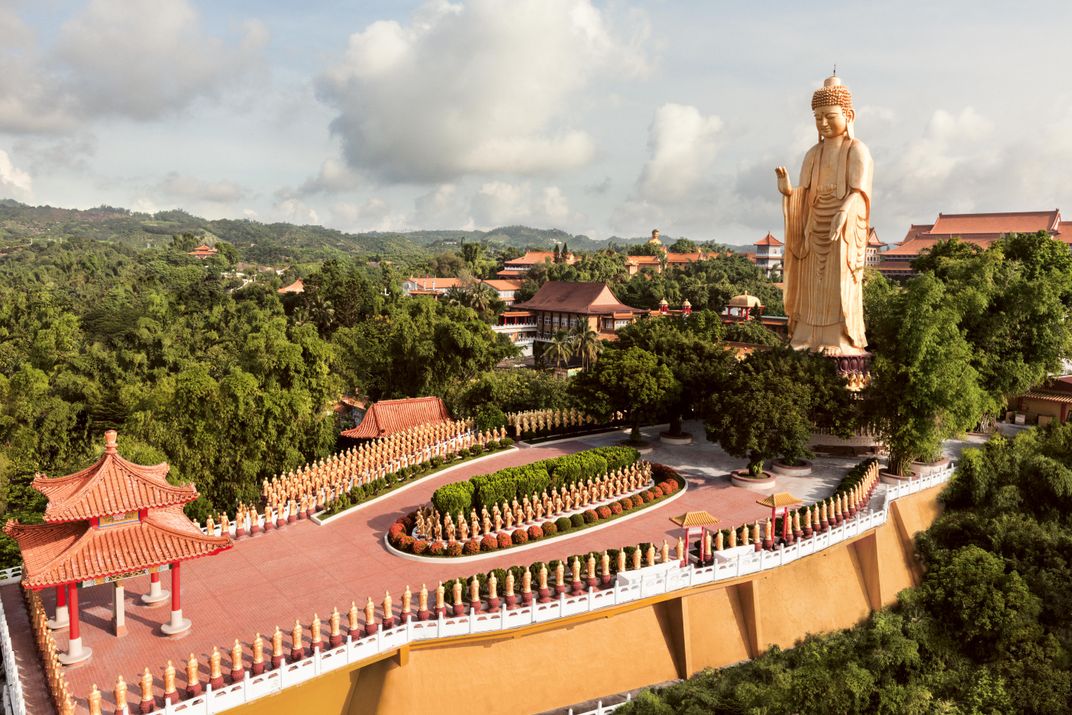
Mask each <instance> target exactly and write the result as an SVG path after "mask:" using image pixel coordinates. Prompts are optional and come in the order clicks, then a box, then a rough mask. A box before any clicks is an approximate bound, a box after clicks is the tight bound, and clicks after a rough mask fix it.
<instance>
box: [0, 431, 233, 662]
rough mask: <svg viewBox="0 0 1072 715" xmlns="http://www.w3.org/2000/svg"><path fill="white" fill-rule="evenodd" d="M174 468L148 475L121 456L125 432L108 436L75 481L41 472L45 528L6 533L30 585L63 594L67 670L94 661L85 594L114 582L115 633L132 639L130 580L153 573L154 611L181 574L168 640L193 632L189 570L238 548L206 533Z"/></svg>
mask: <svg viewBox="0 0 1072 715" xmlns="http://www.w3.org/2000/svg"><path fill="white" fill-rule="evenodd" d="M169 469H170V467H169V466H168V465H167V464H166V463H163V464H157V465H155V466H151V467H146V466H142V465H139V464H134V463H133V462H129V461H127V460H126V459H123V457H121V456H120V455H119V452H118V451H117V449H116V432H115V430H108V431H107V432H105V433H104V454H103V455H101V458H100V459H99V460H97V463H96V464H94V465H93V466H91V467H88V468H86V469H83V470H82V471H80V472H76V473H74V474H69V475H67V476H65V477H54V478H50V477H46V476H45V475H43V474H38V475H36V476H35V477H34V480H33V482H32V484H31V486H33V488H34V489H36V490H37V491H39V492H41V493H42V494H44V495H45V497H46V498H47V499H48V506H47V507H46V508H45V514H44V521H45V523H43V524H20V523H18V521H16V520H13V519H12V520H9V521H8V522H7V524H5V525H4V533H6V534H7V535H8V536H10V537H11V538H13V539H15V541H17V542H18V544H19V550H20V551H21V552H22V561H23V567H22V574H23V578H22V584H23V586H24V587H25V588H28V589H32V590H35V591H39V590H42V589H46V588H55V589H56V617H55V618H54V619H53V620H52V621H50V622H49V625H50V626H51V627H53V628H57V629H58V628H64V627H66V628H68V629H69V630H68V647H67V652H66V653H64V654H62V655H61V656H60V660H61V662H63V663H65V664H68V665H70V664H73V663H80V662H82V661H85V660H87V659H88V658H89V657H90V655H91V654H92V651H91V649H90V648H86V647H84V646H83V645H82V636H81V631H80V628H79V614H78V589H79V587H82V588H88V587H91V586H98V585H104V584H112V585H113V588H114V589H115V601H114V606H113V611H112V625H113V631H114V633H115V635H117V636H119V635H123V634H124V633H125V631H126V625H125V614H124V608H125V606H124V600H123V598H124V587H123V582H124V580H125V579H128V578H132V577H135V576H142V575H145V574H150V579H151V584H150V592H149V593H148V594H145V596H143V597H142V600H143V601H144V602H146V603H156V602H160V601H163V600H165V599H166V598H167V593H166V592H162V591H161V589H160V572H161V571H166V570H170V572H171V594H170V595H171V619H170V621H169V622H168V623H165V624H163V625H162V626H161V630H162V632H163V633H164V634H166V635H175V634H179V633H184V632H185V631H187V630H189V629H190V621H189V619H185V618H183V617H182V604H181V601H180V564H181V563H182V562H183V561H185V560H187V559H193V558H197V557H200V556H209V555H211V554H215V553H217V552H219V551H222V550H224V549H227V548H230V547H231V546H232V543H233V542H232V541H231V538H230V536H228V535H227V534H224V535H223V536H214V535H211V534H209V535H206V534H203V533H202V532H201V529H200V528H198V526H197V525H196V524H195V523H194V522H193V521H191V520H190V519H189V518H188V517H187V516H186V515H185V514H184V513H183V511H182V507H183V505H184V504H187V503H189V502H191V501H193V500H194V499H197V496H198V494H197V490H196V489H195V488H194V486H193V485H192V484H184V485H175V484H170V483H168V481H167V479H166V477H167V473H168V470H169Z"/></svg>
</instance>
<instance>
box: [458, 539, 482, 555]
mask: <svg viewBox="0 0 1072 715" xmlns="http://www.w3.org/2000/svg"><path fill="white" fill-rule="evenodd" d="M462 553H464V554H469V555H471V554H479V553H480V539H469V540H468V541H466V542H465V547H464V548H463V551H462Z"/></svg>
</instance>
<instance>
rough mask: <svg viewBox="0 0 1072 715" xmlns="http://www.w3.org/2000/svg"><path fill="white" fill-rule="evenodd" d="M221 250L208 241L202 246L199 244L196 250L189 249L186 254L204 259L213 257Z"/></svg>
mask: <svg viewBox="0 0 1072 715" xmlns="http://www.w3.org/2000/svg"><path fill="white" fill-rule="evenodd" d="M219 252H220V250H219V249H218V248H214V247H212V246H210V245H208V244H207V243H202V244H201V245H200V246H198V247H197V248H195V249H194V250H192V251H187V252H186V255H187V256H193V257H194V258H198V259H200V260H202V261H203V260H205V259H206V258H212V257H213V256H215V255H216V254H218V253H219Z"/></svg>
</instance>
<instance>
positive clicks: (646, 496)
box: [644, 489, 655, 502]
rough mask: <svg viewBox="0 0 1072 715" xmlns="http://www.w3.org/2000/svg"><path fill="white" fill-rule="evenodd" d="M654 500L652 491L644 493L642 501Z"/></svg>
mask: <svg viewBox="0 0 1072 715" xmlns="http://www.w3.org/2000/svg"><path fill="white" fill-rule="evenodd" d="M654 498H655V495H654V494H653V493H652V491H651V490H650V489H648V490H647V491H645V492H644V501H646V502H649V501H651V500H652V499H654Z"/></svg>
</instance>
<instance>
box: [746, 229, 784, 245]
mask: <svg viewBox="0 0 1072 715" xmlns="http://www.w3.org/2000/svg"><path fill="white" fill-rule="evenodd" d="M752 245H753V246H781V245H782V242H781V241H779V240H778V239H777V238H775V237H774V234H773V233H771V232H770V231H768V232H767V235H766V236H764V237H763V238H761V239H759V240H758V241H756V242H755V243H753V244H752Z"/></svg>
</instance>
